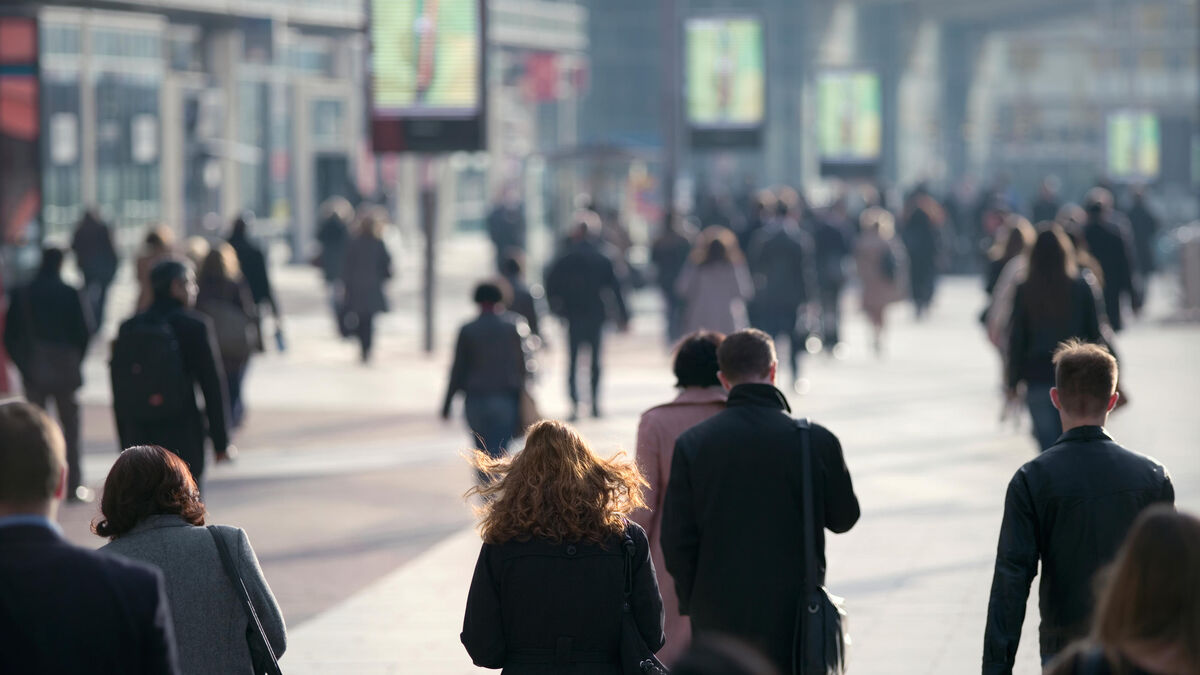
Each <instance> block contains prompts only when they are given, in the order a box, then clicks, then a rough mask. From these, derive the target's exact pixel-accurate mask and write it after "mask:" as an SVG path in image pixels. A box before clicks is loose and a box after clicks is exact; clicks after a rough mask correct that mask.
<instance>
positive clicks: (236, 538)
mask: <svg viewBox="0 0 1200 675" xmlns="http://www.w3.org/2000/svg"><path fill="white" fill-rule="evenodd" d="M218 531H219V533H220V535H221V536H222V537H223V538H224V541H225V543H226V545H227V546H228V548H229V552H230V554H231V555H233V558H234V561H235V562H236V564H237V567H238V572H240V573H241V575H242V579H243V580H244V581H245V582H246V590H248V591H249V592H250V599H251V602H253V603H254V610H255V611H256V612H257V613H258V618H259V621H261V622H262V625H263V629H264V630H265V631H266V633H267V639H268V640H270V642H271V647H272V648H273V649H274V650H275V656H276V657H278V656H281V655H282V654H283V650H284V648H285V647H286V646H287V630H286V628H285V627H284V624H283V613H282V612H281V611H280V610H279V604H278V603H277V602H275V596H274V595H273V594H272V593H271V587H270V586H268V585H267V580H266V579H265V578H264V577H263V573H262V569H261V568H259V566H258V558H257V557H256V556H255V555H254V549H253V548H251V547H250V540H249V539H247V538H246V532H245V531H244V530H242V529H240V528H236V527H227V526H220V527H219V528H218ZM102 550H104V551H105V552H107V553H113V554H116V555H119V556H123V557H126V558H129V559H131V560H137V561H140V562H144V563H149V564H151V565H154V566H156V567H158V568H159V569H161V570H162V572H163V576H164V577H165V578H166V582H167V599H168V601H169V603H170V605H171V614H172V615H173V617H174V619H175V638H176V642H177V643H178V646H179V670H180V673H183V674H184V675H237V674H249V673H252V672H253V668H252V667H251V663H250V648H249V647H248V646H247V645H246V627H247V625H249V621H250V620H249V619H248V618H247V616H246V612H245V610H244V609H243V608H242V603H241V600H240V599H239V595H240V594H238V593H235V591H234V589H233V585H232V584H231V582H230V581H229V578H228V577H227V576H226V574H225V568H224V566H222V564H221V557H220V553H218V552H217V546H216V542H214V541H213V540H212V535H210V534H209V533H208V530H207V529H205V528H203V527H196V526H194V525H191V524H189V523H188V522H186V521H185V520H183V518H181V517H180V516H176V515H155V516H150V517H148V518H146V519H145V520H143V521H142V522H140V523H138V525H137V526H136V527H134V528H133V529H132V530H130V531H129V532H127V533H125V534H124V535H122V536H120V537H117V538H116V539H114V540H113V541H112V542H110V543H109V544H107V545H106V546H104V548H103V549H102Z"/></svg>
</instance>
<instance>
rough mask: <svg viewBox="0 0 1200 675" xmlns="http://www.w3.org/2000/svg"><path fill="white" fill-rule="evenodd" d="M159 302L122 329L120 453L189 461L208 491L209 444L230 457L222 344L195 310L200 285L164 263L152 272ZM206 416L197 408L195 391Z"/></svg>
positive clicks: (117, 383) (117, 401) (117, 391)
mask: <svg viewBox="0 0 1200 675" xmlns="http://www.w3.org/2000/svg"><path fill="white" fill-rule="evenodd" d="M150 283H151V285H152V286H153V289H154V303H153V304H152V305H151V306H150V308H149V309H147V310H146V311H144V312H141V313H140V314H137V315H136V316H134V317H133V318H131V319H129V320H127V321H125V323H123V324H121V328H120V330H119V331H118V332H117V339H116V341H115V342H114V343H113V348H112V361H111V367H112V387H113V413H114V416H115V417H116V422H117V435H118V437H119V439H120V442H121V447H122V448H129V447H133V446H135V445H161V446H163V447H165V448H169V449H170V450H171V452H174V453H175V454H177V455H179V457H180V458H181V459H182V460H183V461H184V462H187V465H188V468H189V469H191V472H192V476H193V478H195V480H196V483H197V484H199V485H202V478H203V475H204V466H205V453H204V449H205V439H206V437H207V438H210V439H212V446H213V452H214V454H215V455H216V460H217V461H218V462H223V461H226V460H228V459H230V457H231V453H230V450H231V446H230V444H229V428H228V426H227V425H228V420H229V402H228V400H227V399H226V396H225V373H224V371H223V370H222V367H221V355H220V353H219V351H218V349H217V347H216V344H217V338H216V336H215V335H214V333H213V328H212V324H211V322H210V321H209V319H208V317H206V316H204V315H203V314H200V313H199V312H197V311H195V310H194V309H192V307H193V306H194V305H195V302H196V292H197V288H196V278H195V275H194V274H193V273H192V270H191V268H190V267H188V264H187V263H186V262H183V261H179V260H165V261H163V262H160V263H159V264H158V265H155V267H154V269H153V270H151V272H150ZM197 386H199V388H200V391H201V393H203V395H204V409H203V410H201V409H200V407H199V406H198V405H197V404H196V387H197Z"/></svg>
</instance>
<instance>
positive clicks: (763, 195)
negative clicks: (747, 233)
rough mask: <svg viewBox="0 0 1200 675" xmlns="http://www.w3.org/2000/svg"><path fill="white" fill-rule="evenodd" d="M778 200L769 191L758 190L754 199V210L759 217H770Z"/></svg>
mask: <svg viewBox="0 0 1200 675" xmlns="http://www.w3.org/2000/svg"><path fill="white" fill-rule="evenodd" d="M778 201H779V200H778V199H777V198H776V197H775V193H774V192H771V191H770V190H759V191H758V194H757V195H755V198H754V208H755V211H756V212H757V213H758V215H759V217H761V218H767V217H770V216H771V215H772V213H773V212H774V210H775V205H776V203H777V202H778Z"/></svg>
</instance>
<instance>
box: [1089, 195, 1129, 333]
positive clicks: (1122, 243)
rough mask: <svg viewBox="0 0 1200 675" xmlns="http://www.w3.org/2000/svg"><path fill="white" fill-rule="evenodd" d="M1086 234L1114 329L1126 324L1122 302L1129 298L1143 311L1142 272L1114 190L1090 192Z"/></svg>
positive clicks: (1109, 320) (1109, 318)
mask: <svg viewBox="0 0 1200 675" xmlns="http://www.w3.org/2000/svg"><path fill="white" fill-rule="evenodd" d="M1086 202H1087V204H1086V206H1087V223H1085V224H1084V226H1083V236H1084V238H1085V239H1086V240H1087V247H1088V252H1089V253H1091V254H1092V257H1094V258H1095V259H1096V262H1099V263H1100V268H1101V269H1102V270H1103V272H1104V311H1105V312H1107V313H1108V322H1109V323H1110V324H1112V328H1113V330H1115V331H1119V330H1121V329H1122V328H1124V326H1125V320H1124V311H1123V308H1122V306H1121V301H1122V300H1123V299H1124V298H1126V297H1128V298H1129V304H1130V306H1131V307H1132V308H1133V312H1134V314H1137V313H1139V312H1141V310H1142V299H1143V295H1142V273H1141V268H1140V267H1139V266H1138V259H1137V253H1135V252H1134V247H1133V233H1132V232H1130V228H1129V222H1128V221H1127V220H1126V219H1125V216H1123V215H1121V214H1120V213H1116V212H1114V211H1113V198H1112V193H1111V192H1109V191H1108V190H1105V189H1104V188H1092V190H1091V191H1090V192H1088V194H1087V199H1086Z"/></svg>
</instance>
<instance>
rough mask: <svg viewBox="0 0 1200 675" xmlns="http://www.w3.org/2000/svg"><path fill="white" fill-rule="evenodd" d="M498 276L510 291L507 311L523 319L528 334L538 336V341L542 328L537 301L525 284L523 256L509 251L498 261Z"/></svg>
mask: <svg viewBox="0 0 1200 675" xmlns="http://www.w3.org/2000/svg"><path fill="white" fill-rule="evenodd" d="M500 275H501V276H502V277H503V278H504V281H505V283H507V284H508V289H509V291H510V300H509V309H511V310H512V311H513V312H515V313H516V314H518V315H520V316H521V318H523V319H525V323H526V324H527V325H528V326H529V332H530V334H531V335H536V336H538V338H539V340H540V338H541V335H542V327H541V323H540V322H539V321H538V318H539V317H538V307H537V300H536V299H535V298H534V297H533V292H532V291H530V289H529V284H527V283H525V254H524V253H522V252H521V251H519V250H517V249H511V250H509V252H508V255H506V256H505V257H504V260H501V261H500Z"/></svg>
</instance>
